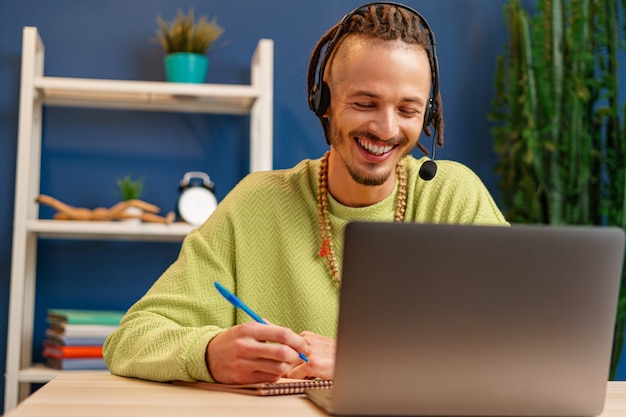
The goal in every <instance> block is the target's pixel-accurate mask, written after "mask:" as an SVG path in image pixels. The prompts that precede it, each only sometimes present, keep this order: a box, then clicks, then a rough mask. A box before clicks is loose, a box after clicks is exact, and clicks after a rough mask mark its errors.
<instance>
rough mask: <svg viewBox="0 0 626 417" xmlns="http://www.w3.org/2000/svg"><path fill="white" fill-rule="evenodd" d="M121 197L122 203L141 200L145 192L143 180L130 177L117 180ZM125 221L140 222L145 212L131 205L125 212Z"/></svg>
mask: <svg viewBox="0 0 626 417" xmlns="http://www.w3.org/2000/svg"><path fill="white" fill-rule="evenodd" d="M116 182H117V188H118V191H119V197H120V198H121V200H122V201H131V200H139V197H141V193H142V192H143V180H133V178H132V177H131V176H130V175H126V176H125V177H124V178H118V179H117V181H116ZM123 212H124V218H125V220H130V221H135V222H140V221H141V215H142V214H143V210H141V209H140V208H138V207H135V206H134V205H129V206H128V207H126V208H125V209H124V210H123Z"/></svg>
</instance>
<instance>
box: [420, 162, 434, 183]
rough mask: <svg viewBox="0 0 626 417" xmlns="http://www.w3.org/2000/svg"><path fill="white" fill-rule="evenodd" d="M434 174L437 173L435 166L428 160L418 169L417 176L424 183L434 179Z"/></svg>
mask: <svg viewBox="0 0 626 417" xmlns="http://www.w3.org/2000/svg"><path fill="white" fill-rule="evenodd" d="M436 173H437V164H436V163H435V161H433V160H432V159H429V160H428V161H425V162H424V163H423V164H422V166H421V168H420V172H419V176H420V178H421V179H423V180H424V181H430V180H432V179H433V178H434V177H435V174H436Z"/></svg>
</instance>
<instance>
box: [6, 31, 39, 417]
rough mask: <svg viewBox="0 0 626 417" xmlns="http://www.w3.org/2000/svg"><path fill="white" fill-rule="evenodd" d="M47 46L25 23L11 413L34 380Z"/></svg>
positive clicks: (10, 339) (11, 320)
mask: <svg viewBox="0 0 626 417" xmlns="http://www.w3.org/2000/svg"><path fill="white" fill-rule="evenodd" d="M43 64H44V46H43V42H42V41H41V38H40V37H39V34H38V32H37V29H36V28H34V27H25V28H24V30H23V39H22V69H21V81H20V82H21V87H20V107H19V126H18V141H17V170H16V174H15V213H14V220H13V255H12V260H11V262H12V265H11V291H10V297H9V317H8V334H7V361H6V380H5V396H4V401H5V402H4V407H5V412H6V411H9V410H11V409H13V408H15V406H16V405H17V402H18V400H21V399H23V398H25V397H26V396H27V395H28V394H29V390H30V383H20V370H21V369H22V368H24V367H27V366H29V365H30V362H31V353H32V328H33V316H34V303H35V268H36V262H35V260H36V250H37V238H36V236H35V235H34V234H32V233H29V232H28V230H27V227H26V225H27V221H28V219H36V218H38V217H39V206H38V205H37V203H36V202H35V197H36V195H37V194H38V193H39V182H40V168H39V166H40V164H39V162H40V159H41V117H42V104H43V98H42V97H41V96H39V95H37V93H36V91H35V88H34V78H35V77H37V76H43Z"/></svg>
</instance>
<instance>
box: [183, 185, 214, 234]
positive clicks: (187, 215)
mask: <svg viewBox="0 0 626 417" xmlns="http://www.w3.org/2000/svg"><path fill="white" fill-rule="evenodd" d="M216 207H217V199H216V198H215V195H214V194H213V193H212V192H211V191H209V190H208V189H206V188H204V187H191V188H187V189H185V190H183V192H182V194H181V195H180V198H179V199H178V214H180V217H181V218H182V219H183V220H184V221H186V222H187V223H189V224H191V225H192V226H200V225H201V224H202V223H204V222H205V221H206V219H208V218H209V216H210V215H211V213H213V211H214V210H215V208H216Z"/></svg>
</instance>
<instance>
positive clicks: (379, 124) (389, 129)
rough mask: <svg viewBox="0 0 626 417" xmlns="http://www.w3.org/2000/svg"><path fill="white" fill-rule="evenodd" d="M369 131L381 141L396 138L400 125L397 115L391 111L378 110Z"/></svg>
mask: <svg viewBox="0 0 626 417" xmlns="http://www.w3.org/2000/svg"><path fill="white" fill-rule="evenodd" d="M370 129H371V130H372V131H373V132H374V133H375V134H376V136H378V137H379V138H381V139H389V138H393V137H396V136H398V134H399V133H400V125H399V123H398V115H397V113H396V112H395V110H393V109H386V108H384V109H380V110H379V111H377V112H376V115H375V118H374V119H373V120H372V122H371V124H370Z"/></svg>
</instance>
